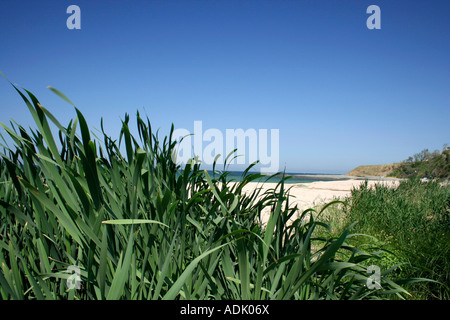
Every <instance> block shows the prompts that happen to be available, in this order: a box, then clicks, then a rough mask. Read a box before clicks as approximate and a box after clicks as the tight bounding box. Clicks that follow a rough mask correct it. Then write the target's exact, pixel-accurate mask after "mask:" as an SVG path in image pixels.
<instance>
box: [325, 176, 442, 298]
mask: <svg viewBox="0 0 450 320" xmlns="http://www.w3.org/2000/svg"><path fill="white" fill-rule="evenodd" d="M348 202H349V204H350V206H348V210H343V209H342V208H341V209H334V210H332V212H328V213H327V214H326V215H324V217H326V219H325V220H324V221H326V222H327V223H328V224H329V225H330V226H332V227H333V229H334V230H336V231H337V230H343V229H344V228H345V227H347V226H348V225H350V224H352V223H356V225H355V227H354V230H355V232H361V233H364V234H367V235H371V236H373V237H374V238H373V244H377V245H381V246H382V247H383V248H384V249H386V250H387V251H386V252H384V258H385V259H384V260H383V261H379V262H375V263H376V264H378V265H379V266H380V267H381V269H382V270H386V269H389V268H390V266H392V265H395V264H397V263H399V264H401V265H400V266H399V268H397V269H396V271H395V273H396V274H397V275H398V276H400V277H404V278H420V277H425V278H428V279H432V280H434V281H435V282H431V281H428V282H421V283H416V284H414V285H411V286H410V287H409V288H408V289H409V291H410V292H411V293H412V294H413V298H414V299H444V300H448V299H449V298H450V255H449V254H450V187H448V186H442V185H440V184H439V183H437V182H434V181H427V182H423V181H421V180H420V179H419V178H411V179H409V180H406V181H401V182H400V184H399V185H398V187H396V188H393V187H391V186H387V185H381V184H378V185H376V187H375V188H370V187H368V184H367V182H365V183H362V184H361V185H360V186H359V188H355V189H353V190H352V193H351V196H350V197H349V199H348ZM362 240H364V241H366V239H365V238H364V239H361V238H357V237H356V238H354V239H353V242H354V244H356V243H359V242H360V241H362ZM386 263H387V264H386Z"/></svg>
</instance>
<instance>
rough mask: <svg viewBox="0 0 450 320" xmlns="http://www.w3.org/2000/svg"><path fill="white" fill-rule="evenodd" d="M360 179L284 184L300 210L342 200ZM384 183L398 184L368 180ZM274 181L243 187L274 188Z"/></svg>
mask: <svg viewBox="0 0 450 320" xmlns="http://www.w3.org/2000/svg"><path fill="white" fill-rule="evenodd" d="M363 182H364V181H362V180H361V179H348V180H339V181H316V182H310V183H296V184H286V187H287V188H290V192H289V193H290V195H291V199H290V206H295V205H297V206H298V208H299V209H300V210H306V209H309V208H312V207H314V206H317V205H323V204H326V203H328V202H330V201H332V200H335V199H341V200H343V199H344V198H345V197H347V196H349V195H350V193H351V190H352V188H354V187H356V188H357V187H358V186H359V185H360V184H361V183H363ZM377 183H378V184H379V183H382V184H385V185H387V186H392V187H395V186H397V185H398V183H399V181H398V180H376V181H375V180H369V181H368V185H369V187H373V186H374V185H375V184H377ZM275 186H276V183H264V184H262V183H257V182H251V183H249V184H248V185H247V186H245V187H244V189H243V190H244V191H245V192H251V191H253V190H254V188H262V192H261V193H263V192H264V191H266V190H267V189H271V188H274V187H275ZM268 213H269V212H268V210H267V215H264V214H263V219H262V220H263V223H265V222H267V220H268Z"/></svg>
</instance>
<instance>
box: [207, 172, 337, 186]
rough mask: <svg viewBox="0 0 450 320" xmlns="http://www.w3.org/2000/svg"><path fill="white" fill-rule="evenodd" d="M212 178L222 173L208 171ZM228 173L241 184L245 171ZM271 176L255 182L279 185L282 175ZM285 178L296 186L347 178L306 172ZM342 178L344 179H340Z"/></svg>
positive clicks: (290, 174)
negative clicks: (296, 184)
mask: <svg viewBox="0 0 450 320" xmlns="http://www.w3.org/2000/svg"><path fill="white" fill-rule="evenodd" d="M206 171H207V172H208V174H209V175H210V176H211V177H217V176H219V175H220V174H221V173H222V171H220V170H216V173H214V172H213V170H206ZM226 172H228V176H227V178H228V181H235V182H240V181H242V179H243V174H244V171H239V170H236V171H231V170H230V171H226ZM248 174H260V172H259V171H249V172H248ZM270 176H271V175H270V174H266V175H265V176H264V177H261V178H258V179H255V180H254V181H255V182H269V183H278V182H280V181H281V179H282V174H281V175H277V176H273V177H270ZM285 176H289V178H288V179H286V180H285V183H286V184H295V183H311V182H316V181H335V180H342V178H343V177H345V175H344V174H339V173H336V174H330V173H304V172H286V173H285ZM340 176H341V177H342V178H340Z"/></svg>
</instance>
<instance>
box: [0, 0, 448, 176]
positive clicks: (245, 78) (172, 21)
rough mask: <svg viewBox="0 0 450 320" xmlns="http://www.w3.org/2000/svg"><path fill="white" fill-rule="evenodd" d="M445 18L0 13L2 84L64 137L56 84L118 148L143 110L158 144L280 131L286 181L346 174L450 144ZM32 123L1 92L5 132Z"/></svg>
mask: <svg viewBox="0 0 450 320" xmlns="http://www.w3.org/2000/svg"><path fill="white" fill-rule="evenodd" d="M72 4H75V5H78V6H79V7H80V9H81V29H80V30H69V29H68V28H67V26H66V20H67V18H68V17H69V16H70V14H67V13H66V9H67V7H68V6H69V5H72ZM372 4H375V5H378V6H379V7H380V9H381V29H379V30H376V29H374V30H369V29H368V28H367V26H366V20H367V18H368V17H369V16H370V14H367V13H366V9H367V7H368V6H369V5H372ZM449 17H450V1H448V0H433V1H426V0H420V1H413V0H396V1H392V0H390V1H381V0H370V1H364V0H343V1H337V0H320V1H317V0H310V1H303V0H289V1H287V0H273V1H264V0H252V1H250V0H247V1H245V0H240V1H235V0H222V1H219V0H209V1H207V0H198V1H189V0H183V1H173V0H167V1H156V0H145V1H139V0H133V1H125V0H121V1H118V0H108V1H100V0H95V1H94V0H89V1H87V0H70V1H64V0H53V1H36V0H34V1H23V0H20V1H18V0H1V1H0V71H2V72H3V73H4V74H5V75H6V76H7V77H8V78H9V80H11V81H12V82H13V83H16V84H18V85H19V86H20V87H23V88H26V89H27V90H30V91H31V92H33V93H34V94H35V95H36V96H37V97H38V99H39V100H40V102H41V103H42V104H43V105H44V106H46V107H47V108H48V109H49V110H50V111H51V112H52V113H54V114H55V115H56V116H57V117H58V118H59V119H61V122H62V123H63V124H67V123H68V121H69V119H70V118H72V117H75V111H74V110H73V108H72V107H71V106H70V105H69V104H67V103H66V102H64V101H63V100H61V99H60V98H58V97H57V96H55V95H54V94H53V93H52V92H51V91H50V90H48V89H47V88H46V87H47V86H49V85H50V86H53V87H55V88H57V89H59V90H61V91H62V92H64V93H65V94H66V95H67V96H68V97H69V98H70V99H71V100H72V101H73V102H74V103H75V104H76V105H77V107H78V108H79V109H80V110H81V111H82V112H83V113H84V114H85V117H86V118H87V120H88V122H89V124H90V125H91V126H93V127H97V128H99V127H100V119H101V118H102V117H103V121H104V124H105V128H106V131H107V132H108V133H110V134H111V135H112V136H113V137H117V138H118V134H119V129H120V124H121V119H123V118H124V114H125V113H126V112H127V113H129V114H130V116H131V119H133V117H134V116H135V114H136V111H137V110H140V112H141V114H145V113H146V114H147V115H148V116H149V118H150V120H151V123H152V126H153V127H154V128H161V132H162V133H166V132H167V131H168V129H169V128H170V125H171V124H172V123H174V125H175V126H176V127H180V128H186V129H188V130H193V127H194V121H196V120H201V121H202V123H203V129H204V130H206V129H208V128H217V129H219V130H223V132H225V129H227V128H242V129H244V130H245V129H248V128H254V129H268V130H270V129H279V135H280V145H279V148H280V153H279V154H280V165H281V168H280V169H281V170H282V169H283V167H284V166H286V170H287V171H288V172H317V173H346V172H348V171H349V170H351V169H353V168H354V167H356V166H358V165H369V164H383V163H391V162H398V161H402V160H404V159H406V158H408V156H410V155H413V154H415V153H418V152H419V151H421V150H422V149H425V148H428V149H430V151H432V150H434V149H442V145H443V144H444V143H450V125H449V123H450V86H449V85H450V82H449V80H450V59H449V58H450V37H449V36H450V18H449ZM27 112H28V111H27V108H26V106H25V104H24V103H23V102H22V101H21V99H20V97H19V96H18V95H17V93H16V92H15V91H14V89H13V88H12V87H11V86H10V85H9V83H8V82H7V81H6V80H4V79H3V80H2V79H0V121H1V122H3V123H8V122H9V120H10V119H11V118H12V119H14V120H15V121H17V122H18V123H20V124H21V125H23V126H24V127H27V126H29V125H31V124H32V119H31V116H30V115H28V113H27Z"/></svg>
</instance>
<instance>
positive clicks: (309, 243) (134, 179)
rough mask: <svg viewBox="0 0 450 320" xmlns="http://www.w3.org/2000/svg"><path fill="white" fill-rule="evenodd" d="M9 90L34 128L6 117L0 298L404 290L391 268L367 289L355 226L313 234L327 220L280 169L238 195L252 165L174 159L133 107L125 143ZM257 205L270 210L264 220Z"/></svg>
mask: <svg viewBox="0 0 450 320" xmlns="http://www.w3.org/2000/svg"><path fill="white" fill-rule="evenodd" d="M14 88H15V87H14ZM16 90H17V92H18V93H19V94H20V95H21V97H22V98H23V100H24V102H25V103H26V105H27V106H28V109H29V111H30V112H31V114H32V115H33V118H34V119H35V122H36V125H37V129H36V130H31V129H30V131H29V132H27V131H26V130H25V129H24V128H22V127H21V126H18V125H14V124H11V127H10V128H9V127H7V126H4V128H5V130H6V131H7V133H8V135H9V136H10V137H11V138H12V139H13V140H14V146H13V147H12V148H6V147H5V148H4V150H3V152H2V153H1V160H0V197H1V201H0V266H1V268H0V284H1V286H0V299H242V298H244V299H362V298H367V299H369V298H372V299H380V298H383V297H388V296H389V294H397V296H398V297H403V295H404V294H405V290H404V289H403V288H402V287H400V286H399V285H397V284H396V283H395V282H394V281H393V280H392V279H389V277H388V275H387V274H386V275H385V277H383V278H382V285H383V289H382V290H369V289H368V288H367V287H366V286H365V284H366V280H367V277H368V274H367V272H366V269H365V268H364V267H363V265H362V264H361V263H363V262H364V260H366V259H369V258H373V257H376V254H375V253H374V254H368V253H365V252H364V251H362V250H360V249H358V248H356V247H352V246H348V245H347V244H346V241H347V239H348V237H349V236H350V234H349V231H350V230H349V229H347V230H345V231H343V232H342V233H340V234H338V235H336V236H335V237H328V238H324V239H315V238H314V237H313V233H314V232H313V231H314V230H316V229H318V228H324V227H327V226H326V225H324V224H322V223H317V222H316V221H315V220H314V215H313V213H314V210H307V211H305V212H303V213H301V214H300V215H298V212H297V210H296V208H290V207H289V201H288V191H287V190H285V188H284V180H282V181H281V182H280V183H279V184H278V185H277V187H276V188H275V189H273V190H270V191H268V192H266V193H264V194H261V192H260V191H259V190H258V189H256V190H255V191H254V192H253V193H252V194H245V193H244V192H243V191H242V188H243V187H244V186H245V185H246V184H247V183H249V182H251V181H253V180H256V179H258V178H260V177H261V176H260V175H255V174H247V173H246V175H245V177H244V179H243V181H241V182H238V183H235V184H232V183H229V182H227V180H226V175H227V173H226V172H223V173H221V172H218V173H217V175H216V176H215V177H214V178H211V177H210V176H209V175H208V174H207V172H206V171H204V170H201V169H200V166H199V165H198V164H196V163H191V164H188V165H187V166H186V167H185V168H181V167H180V166H178V165H177V164H175V163H174V162H173V161H172V153H173V151H174V150H175V145H176V142H175V141H172V139H171V136H169V137H166V138H164V139H163V140H162V141H161V140H160V139H159V138H158V136H157V135H155V134H154V132H152V129H151V126H150V122H149V121H148V119H147V120H146V121H145V120H144V119H142V118H141V117H140V116H139V114H137V117H136V121H137V127H138V132H139V139H136V138H135V137H134V136H133V135H131V133H130V130H129V127H128V124H129V117H128V115H126V116H125V120H124V121H123V123H122V130H121V134H120V137H119V144H117V142H116V141H117V140H114V139H112V138H111V137H109V136H108V135H107V134H106V133H105V132H104V131H103V126H102V133H103V137H102V138H103V141H96V140H92V138H91V134H90V130H89V127H88V124H87V122H86V121H85V119H84V117H83V115H82V113H81V112H80V111H79V110H78V109H75V111H76V114H77V118H76V119H75V120H73V121H71V122H70V123H69V124H68V125H67V126H66V127H64V126H62V125H61V124H60V123H59V122H58V121H57V120H56V119H55V118H54V117H53V116H52V115H51V113H50V112H48V111H47V110H46V109H45V108H44V107H42V106H41V105H40V104H39V102H38V101H37V99H36V98H35V97H34V96H33V95H32V94H31V93H29V92H27V94H28V97H26V96H25V95H24V94H23V93H22V92H21V91H19V90H18V89H16ZM52 90H53V91H54V92H55V93H56V94H58V95H59V96H61V97H62V98H63V99H65V100H66V101H67V102H69V103H71V102H70V101H69V100H68V99H67V97H65V96H64V95H63V94H62V93H60V92H59V91H57V90H55V89H52ZM48 121H50V122H51V123H53V124H54V125H56V127H57V129H58V135H57V137H59V141H58V142H56V141H55V139H54V135H53V133H52V131H51V130H50V125H49V122H48ZM77 129H78V130H79V131H80V133H81V137H80V136H79V135H78V134H76V131H77ZM172 130H173V127H172ZM121 142H123V143H124V144H125V151H126V156H125V157H124V156H123V155H122V154H121V152H120V143H121ZM250 167H251V166H250ZM224 168H225V167H224ZM249 169H250V168H249ZM265 207H270V209H271V216H270V219H269V221H268V223H267V225H262V224H261V213H262V210H263V209H264V208H265ZM297 215H298V216H297ZM291 217H294V218H295V219H294V222H293V223H292V224H290V225H288V224H287V221H288V220H289V219H290V218H291ZM72 265H74V266H77V267H79V268H80V271H81V284H82V287H81V288H80V289H79V290H78V289H70V288H69V287H68V286H67V284H66V280H67V279H69V278H70V277H71V274H70V273H67V270H68V268H69V267H70V266H72Z"/></svg>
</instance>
